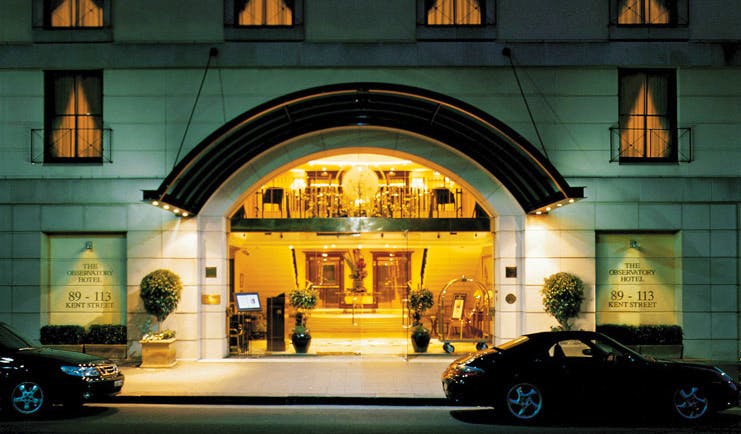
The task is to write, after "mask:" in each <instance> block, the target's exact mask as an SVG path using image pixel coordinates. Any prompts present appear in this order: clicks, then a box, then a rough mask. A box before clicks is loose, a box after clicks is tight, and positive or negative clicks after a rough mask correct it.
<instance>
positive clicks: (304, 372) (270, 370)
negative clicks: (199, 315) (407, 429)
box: [114, 355, 458, 404]
mask: <svg viewBox="0 0 741 434" xmlns="http://www.w3.org/2000/svg"><path fill="white" fill-rule="evenodd" d="M456 357H458V356H457V355H456V356H452V355H447V356H437V355H435V356H426V357H409V359H408V360H405V359H404V358H402V357H400V356H304V357H300V356H299V357H262V358H248V359H218V360H198V361H178V363H177V364H176V365H175V366H174V367H172V368H165V369H153V368H139V367H137V366H125V365H124V366H121V370H122V371H123V373H124V375H126V381H125V384H124V388H123V390H122V391H121V393H120V394H119V395H118V396H116V397H115V398H114V400H115V401H116V402H142V401H146V402H235V403H267V404H270V403H279V404H285V403H299V402H321V403H345V404H347V403H354V402H368V401H373V402H383V403H394V402H404V403H409V404H411V403H416V404H425V403H431V404H432V403H434V404H443V403H445V402H446V401H445V394H444V393H443V389H442V385H441V382H440V375H441V374H442V372H443V370H444V369H445V368H446V367H447V366H448V365H449V364H450V362H452V361H453V360H454V359H455V358H456Z"/></svg>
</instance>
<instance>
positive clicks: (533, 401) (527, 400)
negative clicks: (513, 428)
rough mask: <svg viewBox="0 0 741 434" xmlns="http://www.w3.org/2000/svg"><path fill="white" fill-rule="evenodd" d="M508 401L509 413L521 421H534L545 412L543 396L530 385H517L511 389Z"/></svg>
mask: <svg viewBox="0 0 741 434" xmlns="http://www.w3.org/2000/svg"><path fill="white" fill-rule="evenodd" d="M506 401H507V410H509V413H510V414H511V415H512V416H514V417H516V418H517V419H520V420H533V419H535V418H537V417H538V416H539V415H540V414H541V411H542V410H543V394H542V393H541V392H540V389H538V387H537V386H534V385H532V384H530V383H517V384H515V385H513V386H512V387H510V388H509V390H508V391H507V396H506Z"/></svg>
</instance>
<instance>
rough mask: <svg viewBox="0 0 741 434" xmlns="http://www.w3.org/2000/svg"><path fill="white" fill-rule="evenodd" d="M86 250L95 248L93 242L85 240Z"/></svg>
mask: <svg viewBox="0 0 741 434" xmlns="http://www.w3.org/2000/svg"><path fill="white" fill-rule="evenodd" d="M85 250H93V242H92V241H85Z"/></svg>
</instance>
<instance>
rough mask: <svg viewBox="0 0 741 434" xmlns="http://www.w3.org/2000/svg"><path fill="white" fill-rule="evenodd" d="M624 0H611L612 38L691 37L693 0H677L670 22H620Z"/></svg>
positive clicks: (610, 22) (681, 38)
mask: <svg viewBox="0 0 741 434" xmlns="http://www.w3.org/2000/svg"><path fill="white" fill-rule="evenodd" d="M620 1H622V0H610V1H609V2H608V4H609V6H608V8H609V11H608V14H609V36H610V39H611V40H657V39H658V40H667V39H668V40H687V39H689V37H690V33H689V22H690V7H689V3H690V1H691V0H676V1H675V2H674V11H673V14H672V19H671V20H670V22H669V23H656V24H652V23H646V22H642V23H635V24H632V23H619V22H618V20H619V17H620V14H619V11H618V7H619V5H620Z"/></svg>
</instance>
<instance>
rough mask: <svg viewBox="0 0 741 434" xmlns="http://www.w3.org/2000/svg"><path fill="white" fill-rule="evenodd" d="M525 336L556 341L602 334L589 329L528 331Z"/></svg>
mask: <svg viewBox="0 0 741 434" xmlns="http://www.w3.org/2000/svg"><path fill="white" fill-rule="evenodd" d="M525 336H527V337H528V338H530V339H533V340H539V341H541V340H542V341H546V340H547V341H556V340H561V339H584V338H587V339H588V338H593V337H597V336H599V337H601V336H602V334H600V333H597V332H593V331H589V330H558V331H549V332H536V333H528V334H526V335H525Z"/></svg>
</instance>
